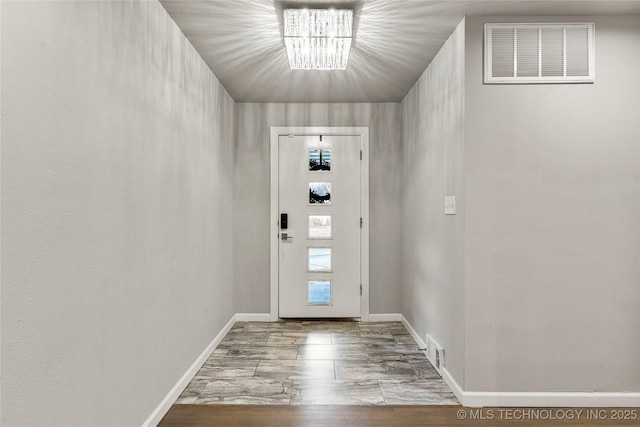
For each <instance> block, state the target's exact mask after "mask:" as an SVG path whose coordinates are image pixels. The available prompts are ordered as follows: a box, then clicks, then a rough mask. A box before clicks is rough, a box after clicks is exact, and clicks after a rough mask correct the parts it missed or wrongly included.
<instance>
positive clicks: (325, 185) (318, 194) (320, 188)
mask: <svg viewBox="0 0 640 427" xmlns="http://www.w3.org/2000/svg"><path fill="white" fill-rule="evenodd" d="M309 203H311V204H325V205H328V204H330V203H331V183H330V182H310V183H309Z"/></svg>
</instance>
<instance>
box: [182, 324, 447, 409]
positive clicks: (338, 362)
mask: <svg viewBox="0 0 640 427" xmlns="http://www.w3.org/2000/svg"><path fill="white" fill-rule="evenodd" d="M176 404H247V405H262V404H265V405H272V404H274V405H458V404H459V403H458V401H457V400H456V398H455V396H454V394H453V393H452V392H451V390H450V389H449V387H448V386H447V385H446V383H445V382H444V381H443V380H442V379H441V378H440V376H439V375H438V373H437V372H436V370H435V369H434V368H433V367H432V366H431V364H430V363H429V362H428V361H427V358H426V357H425V355H424V353H423V352H422V351H420V350H419V349H418V345H417V344H416V343H415V341H414V340H413V338H412V337H411V335H409V333H408V332H407V330H406V329H405V327H404V325H402V323H400V322H375V323H373V322H372V323H368V322H351V321H301V320H300V321H299V320H289V321H283V322H274V323H263V322H238V323H236V324H235V325H234V327H233V328H232V329H231V331H229V333H228V334H227V336H226V337H225V338H224V340H223V341H222V342H221V343H220V345H219V346H218V348H217V349H216V350H215V351H214V352H213V354H212V355H211V357H210V358H209V360H207V362H206V363H205V364H204V365H203V366H202V368H201V369H200V371H199V372H198V373H197V374H196V376H195V377H194V378H193V380H192V381H191V383H190V384H189V386H188V387H187V388H186V389H185V390H184V392H183V393H182V395H181V396H180V397H179V399H178V400H177V401H176Z"/></svg>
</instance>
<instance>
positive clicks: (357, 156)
mask: <svg viewBox="0 0 640 427" xmlns="http://www.w3.org/2000/svg"><path fill="white" fill-rule="evenodd" d="M360 144H361V142H360V137H359V136H323V137H320V136H318V135H314V136H286V135H284V136H280V137H279V141H278V146H279V149H278V150H279V153H278V170H279V176H278V187H279V188H278V206H279V213H280V218H279V227H280V230H279V236H278V238H279V250H278V253H279V254H278V262H279V268H278V271H279V317H305V318H314V317H360V316H361V283H362V281H361V262H362V260H361V253H360V252H361V231H362V228H361V227H362V224H361V217H362V214H361V200H360V194H361V192H360V190H361V188H360V186H361V146H360Z"/></svg>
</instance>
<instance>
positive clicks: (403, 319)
mask: <svg viewBox="0 0 640 427" xmlns="http://www.w3.org/2000/svg"><path fill="white" fill-rule="evenodd" d="M400 321H401V322H402V324H403V325H404V327H405V328H407V331H409V333H410V334H411V336H412V337H413V339H414V340H415V341H416V343H417V344H418V347H420V348H425V347H426V346H427V344H426V343H425V342H424V340H423V339H422V338H420V335H418V333H417V332H416V330H415V329H413V326H412V325H411V323H409V321H408V320H407V319H406V317H404V315H402V314H401V315H400Z"/></svg>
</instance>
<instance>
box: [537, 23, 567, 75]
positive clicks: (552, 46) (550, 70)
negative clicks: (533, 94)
mask: <svg viewBox="0 0 640 427" xmlns="http://www.w3.org/2000/svg"><path fill="white" fill-rule="evenodd" d="M562 33H563V31H562V28H543V29H542V37H541V38H540V40H541V46H540V51H541V56H542V76H544V77H562V76H563V75H564V52H563V50H564V49H563V36H562Z"/></svg>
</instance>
